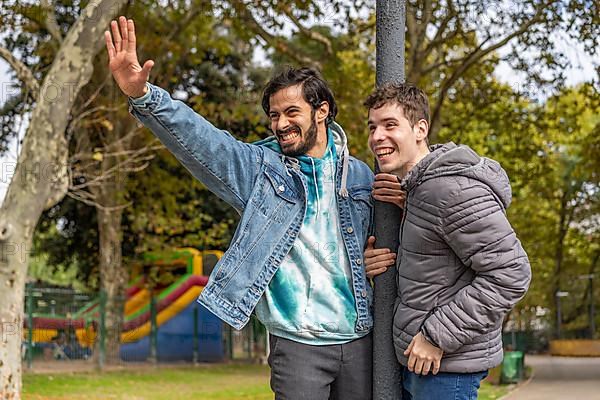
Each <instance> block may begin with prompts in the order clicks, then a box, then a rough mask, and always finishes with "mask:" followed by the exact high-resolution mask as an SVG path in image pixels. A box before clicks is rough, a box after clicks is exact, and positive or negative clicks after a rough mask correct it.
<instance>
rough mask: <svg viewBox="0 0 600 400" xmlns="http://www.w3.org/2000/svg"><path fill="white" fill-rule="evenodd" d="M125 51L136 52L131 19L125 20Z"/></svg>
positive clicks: (133, 25)
mask: <svg viewBox="0 0 600 400" xmlns="http://www.w3.org/2000/svg"><path fill="white" fill-rule="evenodd" d="M127 37H128V40H127V51H132V52H135V51H136V46H137V43H136V38H135V24H134V23H133V20H132V19H128V20H127Z"/></svg>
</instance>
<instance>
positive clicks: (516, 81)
mask: <svg viewBox="0 0 600 400" xmlns="http://www.w3.org/2000/svg"><path fill="white" fill-rule="evenodd" d="M556 41H557V46H558V47H559V49H560V50H562V51H563V52H564V53H565V54H566V56H567V57H568V58H569V60H571V62H572V64H573V67H571V68H570V69H569V70H567V71H566V77H567V82H566V83H567V85H570V86H571V85H576V84H578V83H580V82H583V81H590V80H592V79H594V77H596V79H597V76H596V74H597V73H596V71H595V69H594V61H595V62H596V64H600V59H598V58H596V59H595V60H594V59H593V58H591V57H590V56H588V55H587V54H586V53H585V51H584V49H583V46H582V45H580V44H578V43H577V42H575V41H573V40H569V39H566V38H563V37H558V36H557V37H556ZM500 55H502V51H500ZM599 57H600V56H599ZM255 58H257V59H259V60H260V59H261V58H263V59H264V58H265V53H264V51H262V50H258V51H257V53H256V57H255ZM495 75H496V77H497V78H498V79H499V80H501V81H503V82H506V83H508V84H509V85H510V86H512V87H513V89H514V90H517V91H521V89H523V85H525V82H526V80H525V76H524V75H523V74H522V73H519V72H517V71H514V70H513V69H512V68H511V67H510V65H508V64H507V63H506V62H501V63H500V65H499V66H498V68H497V69H496V71H495ZM12 83H14V82H12V81H11V78H10V77H9V66H8V64H7V63H6V62H5V61H4V60H3V59H2V58H0V104H3V103H4V102H5V100H6V98H7V97H8V95H9V94H10V85H11V84H12ZM539 97H541V98H543V97H546V96H544V94H543V93H539ZM21 128H22V129H21V133H20V136H21V137H22V136H23V135H24V132H25V129H26V124H22V127H21ZM17 152H18V148H17V141H16V140H15V141H13V142H12V143H11V144H10V146H9V151H8V152H7V153H6V154H4V155H2V156H1V157H0V203H1V202H2V201H3V199H4V195H5V192H6V189H7V187H8V184H9V183H10V179H11V177H12V171H14V169H15V164H16V159H17V155H18V154H17Z"/></svg>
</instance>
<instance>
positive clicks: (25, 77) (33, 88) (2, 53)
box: [0, 46, 40, 100]
mask: <svg viewBox="0 0 600 400" xmlns="http://www.w3.org/2000/svg"><path fill="white" fill-rule="evenodd" d="M0 57H2V58H4V59H5V60H6V62H7V63H8V65H10V66H11V67H12V69H13V70H14V71H15V73H16V74H17V78H18V79H19V80H20V81H21V82H23V84H24V85H25V87H27V89H28V90H29V93H30V95H31V97H32V98H33V99H34V100H36V99H37V97H38V95H39V93H40V85H39V83H38V81H37V80H36V79H35V77H34V76H33V73H32V72H31V70H30V69H29V68H28V67H27V65H25V64H24V63H23V62H22V61H21V60H19V59H17V58H16V57H15V56H13V55H12V53H11V52H10V51H8V49H7V48H5V47H2V46H0Z"/></svg>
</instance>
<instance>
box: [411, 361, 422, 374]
mask: <svg viewBox="0 0 600 400" xmlns="http://www.w3.org/2000/svg"><path fill="white" fill-rule="evenodd" d="M415 358H416V359H417V360H416V362H415V369H414V371H413V372H414V373H415V374H417V375H421V372H423V364H424V360H423V359H422V358H419V357H415Z"/></svg>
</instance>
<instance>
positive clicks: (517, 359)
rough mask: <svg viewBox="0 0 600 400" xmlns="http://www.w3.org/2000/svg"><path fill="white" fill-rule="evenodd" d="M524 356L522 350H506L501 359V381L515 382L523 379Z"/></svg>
mask: <svg viewBox="0 0 600 400" xmlns="http://www.w3.org/2000/svg"><path fill="white" fill-rule="evenodd" d="M524 358H525V355H524V354H523V352H522V351H507V352H505V353H504V360H503V361H502V375H501V381H502V383H517V382H519V381H520V380H522V379H523V372H524Z"/></svg>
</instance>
